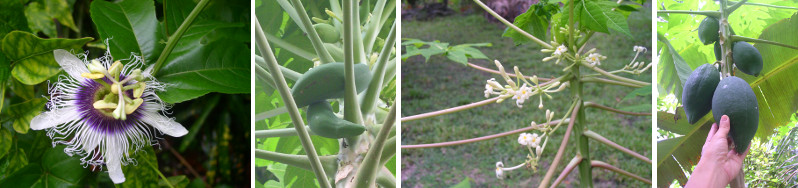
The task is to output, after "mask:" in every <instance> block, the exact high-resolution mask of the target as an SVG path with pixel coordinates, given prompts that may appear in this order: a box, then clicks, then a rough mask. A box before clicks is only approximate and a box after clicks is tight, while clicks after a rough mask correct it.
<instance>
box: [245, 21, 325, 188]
mask: <svg viewBox="0 0 798 188" xmlns="http://www.w3.org/2000/svg"><path fill="white" fill-rule="evenodd" d="M253 19H255V24H256V25H255V39H256V40H255V42H256V43H257V45H258V49H259V50H260V52H261V54H263V55H264V56H265V59H266V65H267V66H266V67H267V68H268V69H269V71H270V72H271V73H272V77H273V79H274V81H275V84H276V85H277V90H278V91H280V96H282V98H283V102H284V103H285V106H286V108H288V114H289V115H290V116H291V121H292V122H293V123H294V128H295V129H296V130H297V133H298V134H299V140H300V141H301V143H302V148H303V149H304V150H305V153H306V154H307V155H308V159H309V160H310V161H311V163H310V165H311V167H312V168H313V172H314V173H315V174H316V180H318V181H319V185H320V186H321V187H324V188H330V187H331V186H330V181H329V180H328V179H327V175H325V174H324V169H323V167H322V165H321V162H320V161H319V156H318V155H317V154H316V150H315V149H314V148H315V147H313V142H312V141H311V140H310V134H308V131H307V129H306V128H305V123H304V121H303V120H302V115H301V114H299V109H298V108H297V106H296V102H295V101H294V97H293V96H292V95H291V90H290V89H289V88H288V84H287V83H286V82H285V78H284V77H283V73H282V71H280V68H279V65H278V64H277V59H275V58H274V53H273V52H272V50H271V46H269V41H268V40H267V39H266V36H265V35H264V34H263V29H261V26H260V22H259V21H258V18H253Z"/></svg>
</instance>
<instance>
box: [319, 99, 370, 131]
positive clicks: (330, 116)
mask: <svg viewBox="0 0 798 188" xmlns="http://www.w3.org/2000/svg"><path fill="white" fill-rule="evenodd" d="M307 117H308V124H309V125H308V126H310V130H311V131H313V133H315V134H316V135H319V136H323V137H327V138H335V139H338V138H346V137H352V136H357V135H360V134H362V133H363V131H366V127H365V126H363V125H359V124H355V123H352V122H349V121H346V120H343V119H341V118H338V116H335V113H333V111H332V107H331V106H330V102H327V101H326V100H322V101H319V102H316V103H313V104H311V105H310V106H308V111H307Z"/></svg>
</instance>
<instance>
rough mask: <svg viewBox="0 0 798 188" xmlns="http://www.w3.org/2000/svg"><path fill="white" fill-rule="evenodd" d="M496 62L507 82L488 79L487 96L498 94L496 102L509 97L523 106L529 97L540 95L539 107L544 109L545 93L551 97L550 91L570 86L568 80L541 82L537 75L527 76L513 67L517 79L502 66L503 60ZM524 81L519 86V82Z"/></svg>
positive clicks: (520, 106) (486, 85) (517, 104)
mask: <svg viewBox="0 0 798 188" xmlns="http://www.w3.org/2000/svg"><path fill="white" fill-rule="evenodd" d="M494 63H495V64H496V67H498V69H499V72H500V74H501V75H502V78H504V81H505V82H506V83H507V84H505V85H502V84H500V83H499V82H498V81H496V78H491V79H489V80H487V83H486V84H485V91H484V94H485V98H489V97H490V96H492V95H498V96H499V100H497V101H496V103H501V102H503V101H504V100H507V99H514V100H515V105H516V106H518V108H523V104H524V103H525V102H526V101H527V100H528V99H529V97H531V96H534V95H538V97H539V100H540V103H539V105H538V108H540V109H543V95H545V96H546V97H548V98H549V99H551V95H549V93H555V92H560V91H562V90H564V89H565V88H566V87H568V85H569V84H568V82H565V83H560V82H559V81H554V83H551V84H540V82H539V80H538V77H537V76H532V78H528V79H527V77H525V76H524V75H523V74H522V73H521V71H519V70H518V67H517V66H515V67H513V70H514V71H515V74H516V79H515V81H513V79H511V78H510V75H508V74H507V72H505V71H504V66H502V64H501V62H499V61H498V60H495V61H494ZM519 82H522V84H521V85H520V86H519V85H518V84H517V83H519Z"/></svg>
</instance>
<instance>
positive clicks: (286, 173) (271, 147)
mask: <svg viewBox="0 0 798 188" xmlns="http://www.w3.org/2000/svg"><path fill="white" fill-rule="evenodd" d="M286 2H287V1H286ZM376 2H377V1H375V0H364V1H362V2H361V4H360V7H361V9H360V12H361V15H360V16H361V19H360V20H361V21H365V20H366V18H367V16H368V14H365V12H366V10H368V11H369V12H371V10H372V9H373V7H374V6H375V5H376ZM302 3H303V5H304V6H305V9H306V10H307V13H308V16H310V17H316V18H321V19H327V18H329V16H328V15H327V14H326V13H324V10H325V8H326V9H329V7H330V2H329V1H327V0H321V1H302ZM387 3H394V2H392V1H388V2H387ZM387 3H386V4H387ZM255 6H256V7H255V16H257V18H258V20H259V21H260V22H261V23H260V24H261V27H262V29H263V31H264V32H265V33H266V34H267V35H272V36H274V37H276V38H277V40H282V41H286V42H288V43H290V44H291V45H293V46H296V47H298V48H299V49H302V50H304V51H305V52H309V53H308V54H296V53H294V52H292V51H288V50H286V49H283V48H280V46H279V45H276V44H275V41H276V40H275V39H273V38H269V42H270V43H272V45H271V46H272V48H273V50H274V53H275V56H276V59H277V62H278V63H280V65H281V66H283V67H286V68H288V69H291V70H293V71H296V72H299V73H304V72H306V71H307V70H308V69H310V68H311V67H313V62H312V61H311V59H312V58H315V57H317V56H316V54H315V53H314V52H315V50H314V49H313V46H312V44H311V43H310V40H309V39H308V37H307V35H306V34H305V33H304V32H303V31H302V29H301V28H300V27H299V26H298V25H297V24H296V22H294V20H292V19H291V18H290V17H289V15H288V13H286V12H285V11H283V9H282V8H281V7H280V4H279V3H278V1H273V0H265V1H261V0H256V1H255ZM386 7H387V6H386ZM386 12H388V10H387V8H386ZM394 13H395V12H394V11H393V9H392V10H391V11H390V14H389V17H387V18H386V17H383V18H385V19H386V21H385V24H384V25H383V27H382V28H380V32H379V33H378V34H377V36H378V37H380V38H382V39H385V38H386V36H387V35H388V32H390V28H391V23H393V21H394V20H395V16H393V15H394ZM386 14H387V13H386ZM383 15H385V14H383ZM338 16H339V17H341V16H340V15H338ZM314 23H315V22H314ZM361 25H362V24H361ZM397 41H398V40H397ZM374 48H375V49H376V48H378V47H377V44H376V42H375V47H374ZM256 51H257V50H256ZM377 52H379V51H377ZM305 55H309V56H312V57H311V58H310V59H309V58H305V57H304V56H305ZM389 61H390V60H389ZM386 67H387V70H386V75H389V72H392V71H395V70H390V69H391V68H394V69H395V67H396V66H395V65H394V64H391V63H390V62H389V63H387V64H386ZM286 81H287V82H288V84H289V87H290V86H291V84H293V82H294V81H293V80H290V79H286ZM394 82H395V80H394V77H389V78H386V79H385V81H384V83H386V84H385V85H384V86H383V89H382V91H381V92H380V97H379V99H380V100H381V101H388V102H393V101H394V99H395V96H396V86H395V84H394ZM254 91H255V104H257V105H255V114H256V115H255V118H256V121H255V130H256V131H257V130H268V129H282V128H292V127H293V124H292V122H291V118H290V117H289V115H288V114H287V113H286V112H283V113H281V114H279V115H276V116H274V117H269V118H262V117H263V116H264V115H265V114H264V113H267V112H273V111H271V110H275V109H277V108H280V107H283V106H285V104H284V103H283V100H282V98H281V97H280V94H279V92H278V91H277V90H275V89H274V88H272V87H271V86H270V85H268V84H266V83H263V82H261V80H260V79H255V90H254ZM387 106H390V104H388V105H387ZM333 108H334V110H337V109H338V105H333ZM378 108H381V107H379V106H378ZM376 110H382V111H387V110H388V109H386V108H385V107H382V109H376ZM300 114H302V116H303V119H304V118H305V117H304V116H305V113H304V109H300ZM306 123H307V122H306ZM397 126H398V125H397ZM373 134H374V135H376V133H373ZM311 140H312V141H313V146H314V147H315V148H316V152H317V154H318V155H319V156H325V155H335V154H337V153H338V147H339V143H338V140H336V139H330V138H325V137H320V136H315V135H311ZM256 141H257V143H256V147H255V148H256V149H261V150H267V151H274V152H279V153H285V154H295V155H304V154H305V153H304V151H303V150H302V145H301V144H300V141H299V138H298V137H282V138H265V139H264V138H257V139H256ZM386 167H387V168H388V169H389V170H391V172H392V173H394V175H395V174H396V157H393V158H392V159H391V160H390V161H388V162H387V164H386ZM255 172H256V175H255V177H256V178H255V179H256V180H257V181H256V182H257V183H256V184H255V187H318V182H317V181H316V176H315V175H314V174H313V172H312V171H309V170H305V169H302V168H298V167H295V166H288V165H285V164H282V163H277V162H274V161H269V160H265V159H259V158H256V159H255Z"/></svg>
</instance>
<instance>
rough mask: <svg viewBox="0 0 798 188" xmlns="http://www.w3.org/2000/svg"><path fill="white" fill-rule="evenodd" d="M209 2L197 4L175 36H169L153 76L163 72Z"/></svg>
mask: <svg viewBox="0 0 798 188" xmlns="http://www.w3.org/2000/svg"><path fill="white" fill-rule="evenodd" d="M208 2H210V0H200V1H199V3H197V6H194V9H192V10H191V13H189V14H188V16H187V17H186V19H185V20H183V23H181V24H180V26H179V27H177V30H175V34H174V35H172V36H169V39H168V40H167V41H166V47H164V48H163V51H162V52H161V55H160V56H158V60H156V61H155V65H154V66H153V68H152V74H153V75H155V74H158V71H159V70H161V67H163V65H164V63H165V62H166V58H167V57H169V54H171V53H172V50H174V49H175V46H176V45H177V41H179V40H180V38H181V37H183V34H184V33H186V30H188V27H190V26H191V23H194V19H196V18H197V15H199V13H200V12H202V9H205V6H206V5H208Z"/></svg>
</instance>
